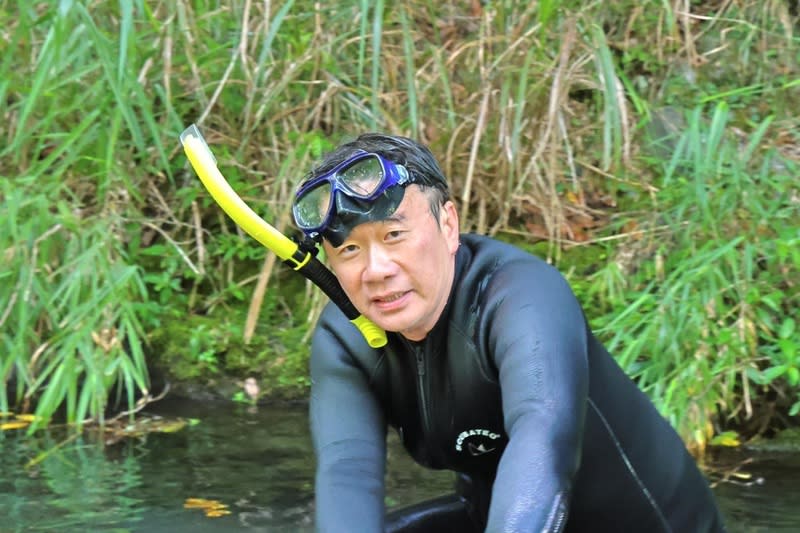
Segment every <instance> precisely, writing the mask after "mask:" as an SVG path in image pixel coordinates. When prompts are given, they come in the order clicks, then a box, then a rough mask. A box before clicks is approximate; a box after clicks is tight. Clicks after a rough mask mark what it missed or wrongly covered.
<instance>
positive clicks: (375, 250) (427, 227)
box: [323, 185, 459, 341]
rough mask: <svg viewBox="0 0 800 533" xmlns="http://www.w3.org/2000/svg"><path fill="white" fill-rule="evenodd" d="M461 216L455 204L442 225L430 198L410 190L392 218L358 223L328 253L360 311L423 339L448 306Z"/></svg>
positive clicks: (442, 216)
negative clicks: (434, 214) (432, 211)
mask: <svg viewBox="0 0 800 533" xmlns="http://www.w3.org/2000/svg"><path fill="white" fill-rule="evenodd" d="M458 239H459V233H458V214H457V213H456V209H455V206H454V205H453V203H452V202H446V203H445V204H444V205H443V206H442V207H441V209H440V214H439V222H438V223H437V221H436V219H435V218H434V216H433V213H431V209H430V204H429V201H428V197H427V196H426V195H425V193H423V192H422V190H421V189H420V188H419V187H418V186H416V185H409V186H408V187H407V188H406V191H405V195H404V197H403V201H402V202H401V203H400V205H399V206H398V207H397V210H396V211H395V212H394V214H393V215H392V216H390V217H389V218H387V219H385V220H381V221H376V222H365V223H363V224H359V225H358V226H356V227H355V228H353V230H352V231H351V232H350V235H348V236H347V238H346V239H345V240H344V242H343V243H342V245H341V246H339V247H337V248H334V247H333V246H331V245H330V243H328V242H327V241H323V246H324V248H325V253H326V254H327V255H328V258H329V260H330V264H331V267H332V268H333V271H334V273H335V274H336V277H337V278H338V279H339V283H341V285H342V288H343V289H344V291H345V293H347V296H348V297H349V298H350V300H351V301H352V302H353V305H355V307H356V309H358V311H359V312H360V313H361V314H363V315H364V316H366V317H367V318H369V319H370V320H371V321H372V322H374V323H375V324H376V325H377V326H379V327H381V328H383V329H384V330H386V331H394V332H399V333H401V334H402V335H403V336H405V337H406V338H408V339H410V340H415V341H416V340H422V339H423V338H424V337H425V335H427V333H428V332H429V331H430V330H431V329H432V328H433V326H434V325H435V324H436V321H437V320H438V318H439V316H440V315H441V313H442V311H443V310H444V307H445V305H446V304H447V298H448V296H449V295H450V288H451V287H452V284H453V275H454V272H455V254H456V250H458Z"/></svg>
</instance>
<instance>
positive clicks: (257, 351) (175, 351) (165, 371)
mask: <svg viewBox="0 0 800 533" xmlns="http://www.w3.org/2000/svg"><path fill="white" fill-rule="evenodd" d="M245 307H247V306H246V304H245V303H243V304H242V309H236V308H233V309H232V308H227V309H224V310H221V311H219V312H217V313H215V314H213V315H185V316H180V317H164V318H162V320H161V325H160V326H159V327H158V328H156V329H155V330H153V331H152V332H151V334H150V336H149V339H150V346H151V350H150V354H149V355H150V357H149V361H150V365H151V367H152V368H153V370H154V373H156V374H158V375H161V376H163V378H164V379H166V380H167V381H170V382H171V383H173V384H179V385H181V386H182V387H183V388H184V389H187V388H188V389H192V390H193V389H194V388H195V386H198V385H199V386H207V387H211V388H215V384H221V383H230V382H231V381H236V380H240V379H243V378H245V377H247V376H255V377H257V379H258V380H259V382H262V383H264V386H262V389H263V390H264V391H265V393H266V394H269V395H273V396H280V397H288V398H296V397H298V396H302V395H304V394H305V393H306V391H307V386H308V378H307V374H308V368H307V361H308V353H307V346H308V344H307V343H304V342H302V336H303V334H304V333H305V329H306V327H307V326H305V324H303V325H302V326H293V325H292V324H291V323H288V324H285V325H275V324H272V325H270V324H269V323H268V322H267V321H266V320H263V321H262V323H263V325H260V326H259V327H258V329H257V331H256V333H255V335H254V336H253V339H252V340H251V342H250V343H249V344H245V342H244V338H243V330H244V324H245V320H246V311H247V310H246V309H245ZM190 385H191V386H190ZM228 388H229V387H228ZM228 392H229V391H228V390H227V389H225V390H224V391H223V390H222V389H220V390H219V391H218V393H219V395H221V396H228V395H229V394H228Z"/></svg>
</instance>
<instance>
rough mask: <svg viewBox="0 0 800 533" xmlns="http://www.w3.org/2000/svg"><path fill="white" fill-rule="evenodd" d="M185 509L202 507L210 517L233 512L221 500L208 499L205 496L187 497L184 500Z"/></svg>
mask: <svg viewBox="0 0 800 533" xmlns="http://www.w3.org/2000/svg"><path fill="white" fill-rule="evenodd" d="M183 507H184V508H185V509H202V510H203V512H204V513H205V514H206V516H207V517H209V518H219V517H220V516H225V515H229V514H231V512H230V511H229V510H228V506H227V505H225V504H224V503H222V502H220V501H219V500H207V499H205V498H186V501H184V502H183Z"/></svg>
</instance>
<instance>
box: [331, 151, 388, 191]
mask: <svg viewBox="0 0 800 533" xmlns="http://www.w3.org/2000/svg"><path fill="white" fill-rule="evenodd" d="M383 178H384V175H383V165H382V164H381V161H380V159H378V158H377V157H374V156H373V157H369V158H367V159H362V160H361V161H357V162H356V163H355V164H354V165H353V166H351V167H348V168H346V169H345V170H343V171H341V172H340V173H339V179H340V180H341V183H342V184H343V185H344V186H345V187H347V189H348V192H350V193H351V194H352V195H353V196H355V197H357V198H362V199H365V200H367V199H369V198H370V197H371V196H372V195H374V194H375V193H376V192H377V191H378V190H379V189H380V186H381V184H382V183H383Z"/></svg>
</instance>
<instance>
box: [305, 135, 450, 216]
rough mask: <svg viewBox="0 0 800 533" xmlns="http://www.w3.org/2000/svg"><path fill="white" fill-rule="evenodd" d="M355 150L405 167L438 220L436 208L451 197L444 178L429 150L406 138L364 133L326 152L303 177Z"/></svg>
mask: <svg viewBox="0 0 800 533" xmlns="http://www.w3.org/2000/svg"><path fill="white" fill-rule="evenodd" d="M357 150H364V151H365V152H370V153H373V154H378V155H380V156H382V157H385V158H386V159H389V160H390V161H392V162H394V163H397V164H399V165H403V166H404V167H406V170H408V172H409V174H410V175H411V177H412V180H413V181H412V183H415V184H417V185H419V187H420V188H421V189H422V191H423V192H425V193H426V195H427V196H428V200H429V202H430V207H431V212H432V213H433V216H434V218H435V219H436V221H437V222H438V220H439V208H440V207H441V206H442V205H444V203H445V202H447V201H448V200H450V188H449V186H448V184H447V179H446V178H445V177H444V173H443V172H442V169H441V168H440V167H439V163H438V162H437V161H436V158H435V157H434V155H433V153H432V152H431V151H430V149H429V148H428V147H427V146H424V145H423V144H420V143H418V142H417V141H415V140H413V139H409V138H408V137H401V136H398V135H386V134H382V133H363V134H361V135H359V136H358V137H356V138H355V139H354V140H352V141H348V142H346V143H344V144H341V145H339V146H338V147H337V148H336V149H335V150H333V151H332V152H329V153H327V154H325V156H324V157H323V159H322V162H321V163H320V164H319V165H318V166H317V167H316V168H314V169H313V170H311V172H310V173H309V174H308V175H307V176H306V180H308V179H312V178H315V177H317V176H319V175H321V174H324V173H326V172H328V171H330V170H331V169H333V168H334V167H335V166H336V165H338V164H339V163H341V162H342V161H345V160H347V159H348V158H349V157H350V156H351V155H353V153H354V152H356V151H357Z"/></svg>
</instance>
